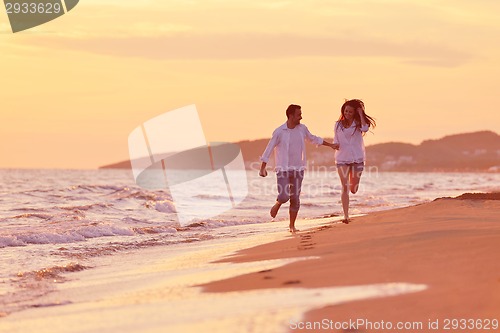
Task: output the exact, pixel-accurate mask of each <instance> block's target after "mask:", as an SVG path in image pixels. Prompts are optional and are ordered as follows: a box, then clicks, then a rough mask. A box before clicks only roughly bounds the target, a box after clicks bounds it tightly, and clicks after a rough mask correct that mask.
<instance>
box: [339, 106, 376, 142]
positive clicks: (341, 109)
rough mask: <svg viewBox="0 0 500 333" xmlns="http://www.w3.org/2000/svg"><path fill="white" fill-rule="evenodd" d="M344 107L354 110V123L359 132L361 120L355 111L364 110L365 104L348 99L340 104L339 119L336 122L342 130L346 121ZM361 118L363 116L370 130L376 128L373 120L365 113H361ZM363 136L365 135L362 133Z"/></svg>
mask: <svg viewBox="0 0 500 333" xmlns="http://www.w3.org/2000/svg"><path fill="white" fill-rule="evenodd" d="M346 106H351V107H353V108H354V110H355V111H354V121H355V122H356V129H357V130H360V131H361V118H360V117H359V113H358V112H357V110H358V108H363V110H364V109H365V104H364V103H363V101H362V100H360V99H349V100H347V99H346V101H345V102H344V104H342V107H341V108H340V117H339V121H338V125H340V126H342V127H343V128H347V126H346V125H347V124H346V119H345V116H344V111H345V108H346ZM363 116H364V118H365V121H366V123H367V124H368V126H370V127H372V128H375V126H377V122H376V121H375V119H373V118H372V117H370V116H369V115H367V114H366V112H363ZM338 125H337V126H338ZM364 134H365V133H363V135H364Z"/></svg>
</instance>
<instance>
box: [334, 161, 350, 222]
mask: <svg viewBox="0 0 500 333" xmlns="http://www.w3.org/2000/svg"><path fill="white" fill-rule="evenodd" d="M349 170H350V167H349V166H348V165H341V166H338V167H337V172H338V173H339V177H340V183H341V185H342V195H341V199H342V209H343V210H344V219H345V220H349V189H348V186H349Z"/></svg>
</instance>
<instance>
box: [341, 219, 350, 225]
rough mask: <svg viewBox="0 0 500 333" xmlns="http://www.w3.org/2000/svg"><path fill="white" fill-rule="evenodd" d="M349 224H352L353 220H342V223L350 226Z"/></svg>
mask: <svg viewBox="0 0 500 333" xmlns="http://www.w3.org/2000/svg"><path fill="white" fill-rule="evenodd" d="M349 222H351V219H348V218H347V219H343V220H342V223H345V224H349Z"/></svg>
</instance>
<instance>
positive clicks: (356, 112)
mask: <svg viewBox="0 0 500 333" xmlns="http://www.w3.org/2000/svg"><path fill="white" fill-rule="evenodd" d="M340 112H341V115H340V118H339V120H338V121H337V122H336V123H335V137H334V139H333V143H334V144H338V145H339V148H338V150H337V151H336V152H335V163H336V164H337V171H338V173H339V177H340V181H341V183H342V208H343V210H344V219H343V220H342V222H344V223H346V224H347V223H349V190H350V191H351V192H352V193H353V194H354V193H356V192H357V191H358V186H359V180H360V178H361V174H362V173H363V169H364V165H365V158H366V157H365V145H364V142H363V136H364V134H365V133H366V132H367V131H368V130H369V128H370V126H371V127H375V125H376V123H375V120H374V119H373V118H372V117H370V116H369V115H367V114H366V113H365V105H364V104H363V102H362V101H360V100H359V99H351V100H347V101H346V102H345V103H344V104H343V105H342V107H341V108H340ZM348 186H349V187H350V188H349V189H348Z"/></svg>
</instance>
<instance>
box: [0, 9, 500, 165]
mask: <svg viewBox="0 0 500 333" xmlns="http://www.w3.org/2000/svg"><path fill="white" fill-rule="evenodd" d="M499 12H500V2H498V1H491V0H477V1H469V0H443V1H439V2H438V1H432V0H408V1H404V0H392V1H391V0H385V1H384V0H380V1H345V0H329V1H325V0H308V1H304V0H291V1H285V0H282V1H273V0H252V1H247V0H199V1H196V0H193V1H190V0H172V1H167V0H143V1H137V0H136V1H131V0H82V1H81V2H80V3H79V5H78V6H77V7H76V8H75V9H73V10H72V11H71V12H69V13H68V14H66V15H64V16H63V17H60V18H59V19H56V20H54V21H52V22H49V23H47V24H45V25H42V26H40V27H37V28H35V29H32V30H29V31H25V32H20V33H16V34H13V33H12V32H11V30H10V26H9V25H8V18H7V15H6V14H5V12H4V11H2V12H0V73H1V79H0V100H1V102H2V104H1V106H0V116H1V121H0V139H1V143H0V156H1V160H0V168H6V167H7V168H96V167H98V166H99V165H104V164H109V163H114V162H117V161H121V160H124V159H127V158H128V147H127V144H128V142H127V139H128V135H129V133H130V132H131V131H132V130H133V129H134V128H135V127H137V126H139V125H140V124H141V123H143V122H144V121H146V120H148V119H150V118H153V117H154V116H156V115H159V114H162V113H164V112H166V111H169V110H172V109H175V108H178V107H182V106H185V105H189V104H196V105H197V108H198V111H199V113H200V117H201V120H202V122H203V128H204V131H205V135H206V137H207V140H208V141H238V140H243V139H257V138H263V137H269V136H270V135H271V133H272V131H273V130H274V128H276V127H278V126H279V125H280V124H282V123H283V122H284V121H285V119H286V118H285V115H284V110H285V109H286V106H287V105H288V104H290V103H295V104H300V105H302V111H303V123H305V124H306V125H307V126H308V127H309V129H310V130H311V132H313V133H314V134H317V135H320V136H325V137H331V136H333V132H332V127H333V123H334V122H335V120H336V119H337V118H338V115H339V107H340V105H341V104H342V102H343V99H344V98H361V99H363V100H364V101H365V104H366V108H367V113H368V114H370V115H372V116H374V117H375V118H376V119H377V122H378V126H377V128H376V129H375V131H374V134H370V135H368V136H367V137H366V139H365V143H366V144H368V145H369V144H374V143H379V142H386V141H403V142H410V143H417V144H418V143H420V142H421V141H422V140H425V139H429V138H439V137H442V136H444V135H448V134H456V133H461V132H472V131H477V130H493V131H496V132H499V129H500V125H499V124H500V112H498V110H497V109H498V105H499V104H500V97H499V94H498V87H499V83H500V79H499V78H500V63H499V61H500V60H499V59H500V43H499V42H498V41H499V40H500V21H499V20H498V13H499Z"/></svg>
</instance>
